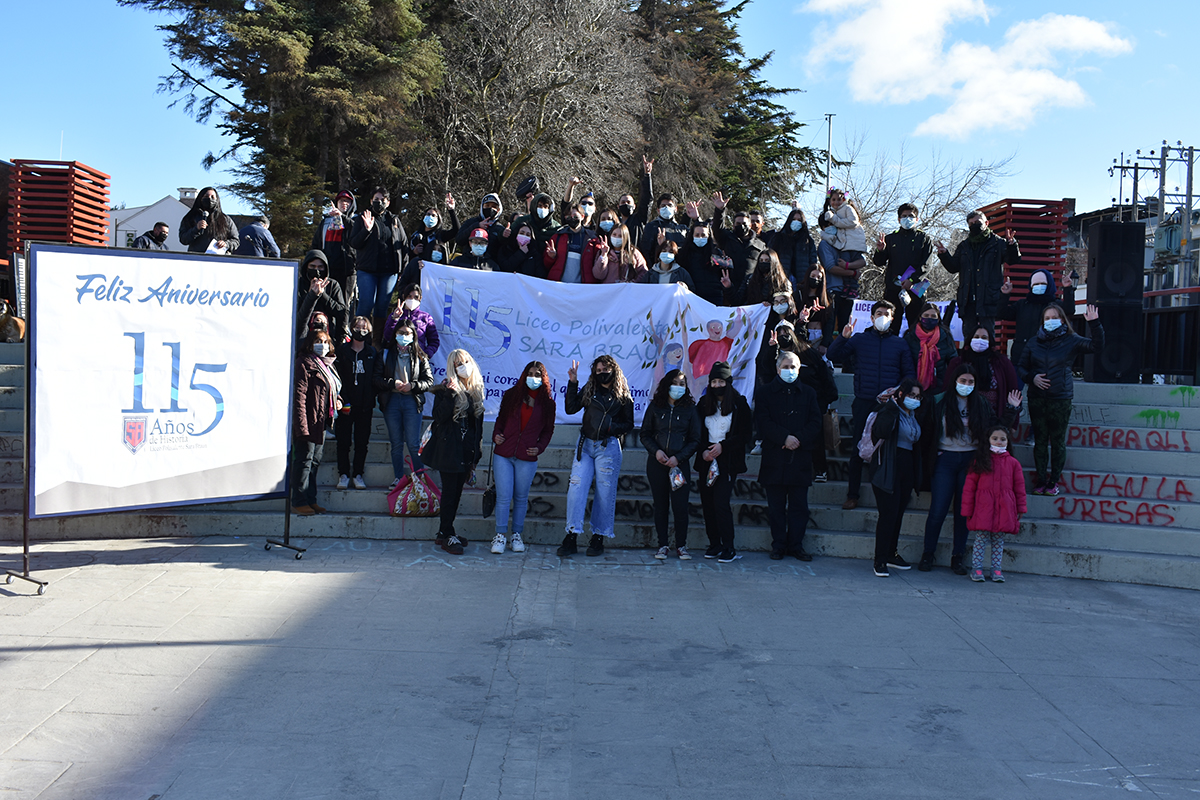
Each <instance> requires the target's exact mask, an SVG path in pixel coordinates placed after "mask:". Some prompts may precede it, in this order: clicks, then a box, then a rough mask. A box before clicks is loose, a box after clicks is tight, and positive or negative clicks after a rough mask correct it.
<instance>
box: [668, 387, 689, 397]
mask: <svg viewBox="0 0 1200 800" xmlns="http://www.w3.org/2000/svg"><path fill="white" fill-rule="evenodd" d="M685 392H687V387H686V386H672V387H670V388H669V389H667V394H669V395H671V399H672V400H678V399H679V398H681V397H683V395H684V393H685Z"/></svg>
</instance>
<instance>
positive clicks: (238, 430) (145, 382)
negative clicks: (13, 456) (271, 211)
mask: <svg viewBox="0 0 1200 800" xmlns="http://www.w3.org/2000/svg"><path fill="white" fill-rule="evenodd" d="M32 267H33V272H32V275H33V294H32V301H33V303H34V304H35V305H34V315H33V320H34V327H33V329H32V333H33V336H32V344H33V349H34V364H35V365H36V368H35V370H34V372H33V375H32V380H33V385H32V388H33V406H32V417H33V437H32V439H31V441H30V443H31V446H32V451H31V471H32V481H31V489H30V491H31V498H30V500H31V504H30V508H31V512H32V515H33V516H51V515H59V514H74V513H86V512H92V511H104V510H111V509H118V508H144V507H148V506H158V505H176V504H185V503H194V502H204V501H207V500H213V499H227V498H241V497H259V496H264V495H277V494H278V493H279V492H281V491H282V488H283V485H284V482H285V476H286V459H287V440H288V429H289V424H290V415H289V409H290V407H291V406H290V401H291V395H292V378H291V372H292V337H293V335H294V327H293V326H294V321H293V320H294V307H295V298H296V271H295V265H294V264H289V263H283V264H281V263H280V262H278V261H257V260H254V259H237V260H236V261H233V260H230V259H213V258H204V257H201V256H194V255H193V256H184V255H174V254H172V255H170V256H161V255H159V254H150V255H148V254H146V253H144V252H143V251H137V250H108V249H106V248H73V247H64V246H55V245H38V246H35V247H34V249H33V251H32Z"/></svg>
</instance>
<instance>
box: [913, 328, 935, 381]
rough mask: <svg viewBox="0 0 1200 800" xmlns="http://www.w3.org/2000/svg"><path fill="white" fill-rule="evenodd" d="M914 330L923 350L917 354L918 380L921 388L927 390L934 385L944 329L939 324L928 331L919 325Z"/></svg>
mask: <svg viewBox="0 0 1200 800" xmlns="http://www.w3.org/2000/svg"><path fill="white" fill-rule="evenodd" d="M914 330H915V331H916V334H917V340H918V341H919V342H920V343H921V352H920V354H919V355H918V356H917V382H918V383H920V384H921V390H922V391H925V392H927V391H929V390H930V388H932V387H933V379H934V376H935V374H936V372H937V362H938V359H939V358H940V355H939V353H938V339H940V338H941V336H942V329H941V327H940V326H939V327H937V328H934V329H933V330H931V331H927V330H925V329H924V328H922V327H921V326H920V325H917V327H916V328H914Z"/></svg>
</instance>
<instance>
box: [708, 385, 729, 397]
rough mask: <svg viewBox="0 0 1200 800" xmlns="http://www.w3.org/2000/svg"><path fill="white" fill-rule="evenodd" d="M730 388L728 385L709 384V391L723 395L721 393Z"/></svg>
mask: <svg viewBox="0 0 1200 800" xmlns="http://www.w3.org/2000/svg"><path fill="white" fill-rule="evenodd" d="M728 388H729V387H728V386H709V387H708V393H709V394H716V395H721V394H725V390H726V389H728Z"/></svg>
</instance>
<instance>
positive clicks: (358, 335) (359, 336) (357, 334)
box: [350, 331, 371, 342]
mask: <svg viewBox="0 0 1200 800" xmlns="http://www.w3.org/2000/svg"><path fill="white" fill-rule="evenodd" d="M350 335H351V336H353V337H354V341H356V342H365V341H366V340H367V337H368V336H370V335H371V334H370V333H369V332H368V331H354V333H352V334H350Z"/></svg>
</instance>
